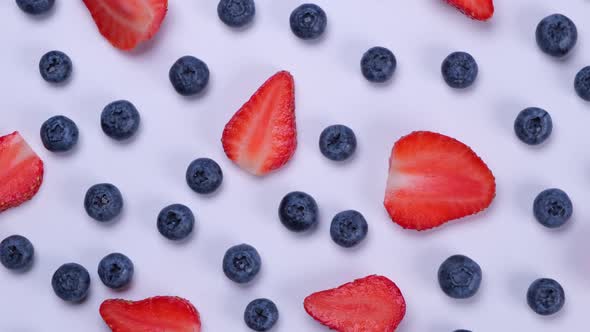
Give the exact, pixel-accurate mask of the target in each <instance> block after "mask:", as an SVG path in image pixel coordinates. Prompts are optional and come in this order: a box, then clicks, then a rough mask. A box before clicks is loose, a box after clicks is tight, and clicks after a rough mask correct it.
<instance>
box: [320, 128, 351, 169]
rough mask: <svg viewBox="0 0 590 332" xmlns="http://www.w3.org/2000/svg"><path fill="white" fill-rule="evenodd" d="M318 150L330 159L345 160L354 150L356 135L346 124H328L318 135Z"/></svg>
mask: <svg viewBox="0 0 590 332" xmlns="http://www.w3.org/2000/svg"><path fill="white" fill-rule="evenodd" d="M320 151H321V152H322V154H323V155H324V156H325V157H326V158H328V159H330V160H334V161H342V160H346V159H348V158H350V156H352V155H353V154H354V151H356V136H355V135H354V132H353V131H352V129H350V128H348V127H347V126H343V125H333V126H329V127H327V128H326V129H324V130H323V131H322V134H321V135H320Z"/></svg>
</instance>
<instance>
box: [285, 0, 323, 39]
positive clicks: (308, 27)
mask: <svg viewBox="0 0 590 332" xmlns="http://www.w3.org/2000/svg"><path fill="white" fill-rule="evenodd" d="M289 23H290V25H291V31H293V33H294V34H295V36H297V37H299V38H301V39H316V38H319V37H320V36H321V35H322V34H323V33H324V30H326V25H327V24H328V17H327V16H326V13H325V12H324V10H323V9H322V8H320V7H319V6H318V5H315V4H311V3H306V4H303V5H301V6H299V7H297V8H295V10H293V12H292V13H291V17H290V18H289Z"/></svg>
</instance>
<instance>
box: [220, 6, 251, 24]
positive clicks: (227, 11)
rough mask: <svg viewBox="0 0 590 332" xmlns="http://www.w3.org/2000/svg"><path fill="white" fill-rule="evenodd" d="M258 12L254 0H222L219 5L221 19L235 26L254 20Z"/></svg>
mask: <svg viewBox="0 0 590 332" xmlns="http://www.w3.org/2000/svg"><path fill="white" fill-rule="evenodd" d="M254 14H256V7H255V6H254V0H221V1H219V4H218V5H217V15H219V19H220V20H221V21H222V22H223V23H225V24H227V25H228V26H230V27H233V28H239V27H243V26H244V25H246V24H248V23H250V22H252V20H253V19H254Z"/></svg>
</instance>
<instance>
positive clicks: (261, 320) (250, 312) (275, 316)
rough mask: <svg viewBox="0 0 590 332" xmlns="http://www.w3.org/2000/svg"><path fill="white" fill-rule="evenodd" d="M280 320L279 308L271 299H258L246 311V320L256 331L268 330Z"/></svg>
mask: <svg viewBox="0 0 590 332" xmlns="http://www.w3.org/2000/svg"><path fill="white" fill-rule="evenodd" d="M278 320H279V309H278V308H277V306H276V305H275V304H274V302H273V301H271V300H269V299H256V300H254V301H252V302H250V303H249V304H248V306H247V307H246V310H245V311H244V321H245V322H246V325H248V327H249V328H251V329H252V330H254V331H268V330H270V329H272V327H273V326H274V325H275V324H276V322H277V321H278Z"/></svg>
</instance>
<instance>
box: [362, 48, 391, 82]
mask: <svg viewBox="0 0 590 332" xmlns="http://www.w3.org/2000/svg"><path fill="white" fill-rule="evenodd" d="M396 67H397V60H396V59H395V55H393V52H391V51H390V50H389V49H387V48H385V47H380V46H377V47H373V48H370V49H369V50H368V51H367V52H365V54H363V57H362V58H361V72H362V73H363V76H365V78H366V79H367V80H368V81H369V82H375V83H383V82H385V81H388V80H389V79H390V78H391V77H392V76H393V73H394V72H395V68H396Z"/></svg>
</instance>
